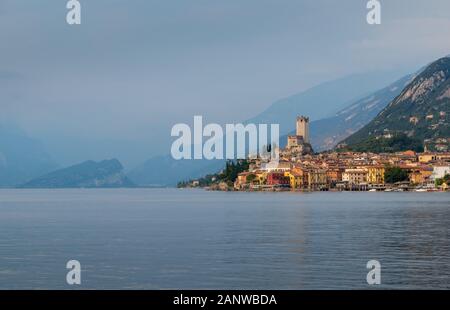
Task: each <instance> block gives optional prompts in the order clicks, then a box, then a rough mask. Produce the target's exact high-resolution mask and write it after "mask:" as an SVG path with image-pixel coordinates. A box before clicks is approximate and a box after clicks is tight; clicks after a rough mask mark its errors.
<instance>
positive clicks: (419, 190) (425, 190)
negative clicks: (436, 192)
mask: <svg viewBox="0 0 450 310" xmlns="http://www.w3.org/2000/svg"><path fill="white" fill-rule="evenodd" d="M416 192H418V193H424V192H425V193H426V192H428V190H427V189H426V188H418V189H416Z"/></svg>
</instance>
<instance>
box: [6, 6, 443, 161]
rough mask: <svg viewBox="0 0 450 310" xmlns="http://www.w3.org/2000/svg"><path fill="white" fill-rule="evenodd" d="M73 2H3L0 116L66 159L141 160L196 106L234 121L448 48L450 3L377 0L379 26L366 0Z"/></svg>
mask: <svg viewBox="0 0 450 310" xmlns="http://www.w3.org/2000/svg"><path fill="white" fill-rule="evenodd" d="M80 2H81V5H82V24H81V25H77V26H69V25H68V24H67V23H66V13H67V9H66V7H65V6H66V1H65V0H39V1H29V0H1V1H0V121H2V120H3V121H5V120H7V121H12V122H15V123H17V124H18V125H19V126H20V127H21V128H23V129H24V130H25V131H26V132H27V133H28V134H29V135H31V136H33V137H36V138H38V139H40V140H42V141H43V142H44V143H45V144H46V145H47V146H48V148H49V149H50V151H51V152H52V153H53V155H54V156H55V157H56V158H57V160H59V161H60V162H61V163H62V164H68V163H71V162H76V161H79V160H81V158H82V157H85V158H84V159H101V158H100V157H103V156H110V157H113V156H114V157H115V155H117V157H119V159H121V158H120V157H122V159H123V160H124V161H126V164H128V165H136V164H138V163H139V162H140V161H143V160H145V159H146V158H149V157H151V156H153V155H158V154H164V153H168V152H169V150H170V143H171V138H170V128H171V127H172V126H173V125H174V124H176V123H179V122H192V119H193V116H194V115H203V116H205V117H206V118H207V119H208V121H209V122H219V123H236V122H240V121H244V120H246V119H248V118H251V117H252V116H255V115H256V114H258V113H259V112H261V111H263V110H264V109H265V108H267V107H268V106H270V104H271V103H273V102H274V101H276V100H278V99H280V98H284V97H286V96H289V95H291V94H295V93H298V92H300V91H302V90H306V89H308V88H310V87H312V86H315V85H318V84H320V83H322V82H325V81H329V80H333V79H337V78H340V77H343V76H346V75H350V74H355V73H362V72H371V71H379V70H386V71H389V70H390V71H392V70H394V71H398V72H407V71H408V70H413V69H416V68H418V67H420V66H423V65H425V64H427V63H429V62H431V61H433V60H435V59H437V58H439V57H442V56H445V55H448V54H450V40H449V38H450V1H448V0H427V1H423V0H389V1H387V0H382V1H381V3H382V24H381V25H377V26H371V25H368V24H367V22H366V14H367V9H366V3H367V1H366V0H346V1H335V0H305V1H302V0H178V1H176V0H158V1H153V0H131V1H130V0H80ZM399 77H400V76H399ZM389 82H391V81H389ZM71 154H72V155H71Z"/></svg>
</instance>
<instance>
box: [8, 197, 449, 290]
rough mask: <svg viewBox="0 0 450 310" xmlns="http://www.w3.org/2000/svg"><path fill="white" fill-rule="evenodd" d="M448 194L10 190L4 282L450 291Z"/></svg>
mask: <svg viewBox="0 0 450 310" xmlns="http://www.w3.org/2000/svg"><path fill="white" fill-rule="evenodd" d="M449 232H450V194H449V193H348V192H344V193H310V194H302V193H224V192H206V191H201V190H176V189H127V190H125V189H120V190H0V288H2V289H24V288H31V289H48V288H51V289H56V288H58V289H70V288H72V287H71V286H68V285H67V284H66V280H65V279H66V273H67V271H68V270H66V268H65V267H66V262H67V261H69V260H72V259H75V260H78V261H80V263H81V268H82V285H81V286H80V288H84V289H91V288H98V289H359V288H361V289H367V288H371V287H370V286H368V285H367V282H366V274H367V272H368V270H367V269H366V264H367V262H368V261H369V260H372V259H376V260H378V261H380V263H381V267H382V271H381V281H382V284H381V285H380V286H378V287H379V288H386V289H389V288H395V289H431V288H432V289H448V288H450V239H449V237H450V235H449Z"/></svg>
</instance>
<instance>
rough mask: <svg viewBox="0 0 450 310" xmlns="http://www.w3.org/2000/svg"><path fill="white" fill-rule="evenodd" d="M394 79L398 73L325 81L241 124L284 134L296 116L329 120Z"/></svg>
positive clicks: (363, 75) (276, 103)
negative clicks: (276, 129) (273, 127)
mask: <svg viewBox="0 0 450 310" xmlns="http://www.w3.org/2000/svg"><path fill="white" fill-rule="evenodd" d="M398 76H400V75H398V73H392V72H390V73H385V72H383V73H380V72H374V73H365V74H355V75H350V76H346V77H344V78H340V79H337V80H333V81H329V82H325V83H322V84H320V85H318V86H316V87H312V88H310V89H308V90H306V91H304V92H301V93H298V94H295V95H293V96H290V97H287V98H285V99H281V100H278V101H276V102H274V103H273V104H272V105H271V106H270V107H269V108H268V109H266V110H265V111H263V112H262V113H260V114H258V115H257V116H256V117H253V118H251V119H250V120H248V121H246V122H245V123H255V124H280V134H281V135H284V134H287V133H288V132H290V131H291V130H292V128H293V122H295V118H296V117H297V115H307V116H309V118H310V120H311V121H315V120H319V119H324V118H328V117H332V116H334V115H335V114H336V113H337V112H338V111H340V110H342V109H344V108H345V107H347V106H349V105H350V104H352V103H354V102H355V101H356V100H358V99H360V98H363V97H366V96H368V95H370V94H372V93H373V92H374V91H376V90H378V89H381V88H383V87H385V86H386V85H388V84H389V82H391V81H395V80H396V79H397V78H398Z"/></svg>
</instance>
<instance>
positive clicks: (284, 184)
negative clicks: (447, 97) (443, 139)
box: [179, 116, 450, 192]
mask: <svg viewBox="0 0 450 310" xmlns="http://www.w3.org/2000/svg"><path fill="white" fill-rule="evenodd" d="M449 185H450V153H449V152H427V151H425V152H423V153H417V152H414V151H411V150H407V151H403V152H395V153H379V154H377V153H369V152H367V153H366V152H351V151H345V150H339V147H338V149H337V150H334V151H328V152H322V153H319V154H315V153H313V149H312V146H311V144H310V141H309V119H308V118H307V117H303V116H302V117H298V118H297V122H296V134H295V135H291V136H288V138H287V145H286V147H285V148H283V149H280V150H279V160H278V161H277V162H276V164H274V163H273V162H270V160H267V159H262V158H260V157H259V156H257V157H254V158H248V159H246V160H239V161H237V162H228V163H227V165H226V168H225V169H224V170H223V171H221V172H220V173H218V174H216V175H208V176H206V177H204V178H201V179H197V180H191V181H189V182H184V183H181V184H179V187H189V188H196V187H202V188H205V189H209V190H222V191H231V190H233V191H416V192H429V191H448V190H449Z"/></svg>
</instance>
